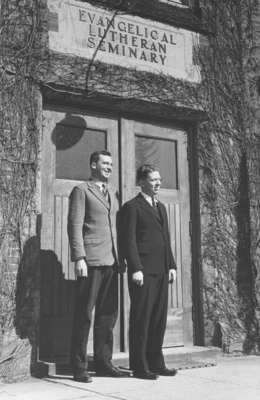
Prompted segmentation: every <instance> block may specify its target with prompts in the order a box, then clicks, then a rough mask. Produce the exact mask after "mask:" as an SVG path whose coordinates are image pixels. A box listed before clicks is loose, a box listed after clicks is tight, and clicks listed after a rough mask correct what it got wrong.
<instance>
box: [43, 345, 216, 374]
mask: <svg viewBox="0 0 260 400" xmlns="http://www.w3.org/2000/svg"><path fill="white" fill-rule="evenodd" d="M163 353H164V359H165V363H166V365H167V367H174V368H177V369H188V368H202V367H209V366H213V365H216V364H217V357H218V355H220V353H221V350H220V349H219V348H217V347H202V346H183V347H171V348H165V349H163ZM113 363H114V364H115V365H117V366H118V367H120V368H123V369H129V355H128V353H126V352H122V353H114V355H113ZM45 365H46V366H47V369H48V375H49V376H57V375H71V374H72V371H71V368H70V366H69V365H68V364H62V363H45ZM89 370H90V371H93V370H94V369H93V361H92V359H91V356H90V360H89Z"/></svg>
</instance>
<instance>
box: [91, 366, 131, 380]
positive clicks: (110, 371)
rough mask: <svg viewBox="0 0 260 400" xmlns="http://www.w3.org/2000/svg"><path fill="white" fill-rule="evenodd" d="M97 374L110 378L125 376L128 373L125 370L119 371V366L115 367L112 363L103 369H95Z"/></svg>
mask: <svg viewBox="0 0 260 400" xmlns="http://www.w3.org/2000/svg"><path fill="white" fill-rule="evenodd" d="M96 375H97V376H110V377H112V378H125V377H126V376H128V375H129V373H127V372H125V371H121V370H120V369H119V368H117V367H115V366H114V365H112V366H109V367H105V368H103V369H97V370H96Z"/></svg>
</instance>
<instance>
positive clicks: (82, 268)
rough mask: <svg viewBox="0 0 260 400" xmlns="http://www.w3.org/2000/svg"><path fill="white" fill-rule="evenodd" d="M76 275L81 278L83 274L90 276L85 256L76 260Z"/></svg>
mask: <svg viewBox="0 0 260 400" xmlns="http://www.w3.org/2000/svg"><path fill="white" fill-rule="evenodd" d="M75 275H76V277H77V278H78V277H79V278H81V277H83V276H85V277H87V276H88V266H87V263H86V261H85V260H84V258H81V259H80V260H78V261H75Z"/></svg>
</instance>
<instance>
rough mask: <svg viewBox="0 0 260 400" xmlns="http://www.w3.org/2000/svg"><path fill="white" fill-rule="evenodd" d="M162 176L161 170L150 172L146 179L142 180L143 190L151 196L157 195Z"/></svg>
mask: <svg viewBox="0 0 260 400" xmlns="http://www.w3.org/2000/svg"><path fill="white" fill-rule="evenodd" d="M161 182H162V178H161V175H160V172H159V171H153V172H149V174H148V176H147V178H146V179H144V180H142V181H141V182H140V184H141V188H142V191H143V192H144V193H146V194H148V195H149V196H156V195H157V194H158V192H159V190H160V187H161Z"/></svg>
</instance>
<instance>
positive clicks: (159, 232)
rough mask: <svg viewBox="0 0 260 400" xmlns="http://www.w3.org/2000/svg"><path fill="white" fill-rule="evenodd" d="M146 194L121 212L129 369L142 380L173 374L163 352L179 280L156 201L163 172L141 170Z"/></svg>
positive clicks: (139, 177) (149, 168)
mask: <svg viewBox="0 0 260 400" xmlns="http://www.w3.org/2000/svg"><path fill="white" fill-rule="evenodd" d="M137 181H138V183H139V184H140V186H141V193H139V194H138V195H137V196H136V197H135V198H133V199H132V200H130V201H128V202H127V203H125V204H124V206H123V208H122V211H121V218H120V220H121V224H120V225H121V232H122V236H123V238H122V240H121V246H122V251H123V254H124V256H125V259H126V261H127V268H128V284H129V294H130V302H131V304H130V320H129V355H130V368H131V369H132V370H133V374H134V376H135V377H137V378H141V379H157V378H158V375H164V376H174V375H176V373H177V371H176V370H175V369H174V368H173V369H168V368H166V366H165V362H164V357H163V353H162V345H163V338H164V333H165V328H166V320H167V302H168V282H169V280H170V281H171V280H175V278H176V264H175V261H174V258H173V255H172V250H171V246H170V237H169V230H168V220H167V214H166V209H165V206H164V205H163V204H162V203H161V202H160V201H159V200H158V199H156V195H157V194H158V192H159V189H160V186H161V177H160V173H159V171H158V170H157V169H156V168H155V167H153V166H151V165H143V166H141V167H140V168H139V169H138V170H137Z"/></svg>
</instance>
